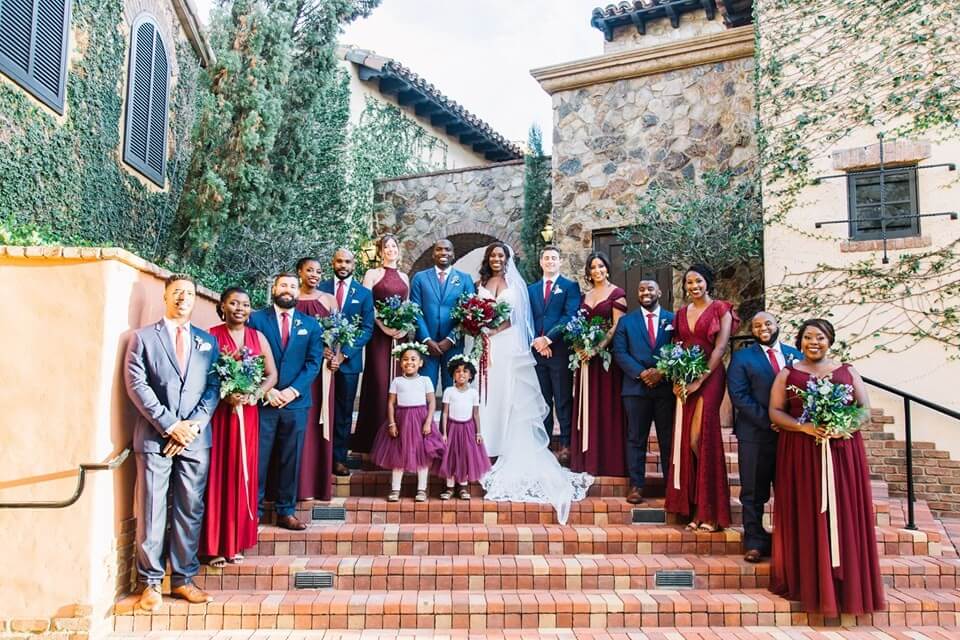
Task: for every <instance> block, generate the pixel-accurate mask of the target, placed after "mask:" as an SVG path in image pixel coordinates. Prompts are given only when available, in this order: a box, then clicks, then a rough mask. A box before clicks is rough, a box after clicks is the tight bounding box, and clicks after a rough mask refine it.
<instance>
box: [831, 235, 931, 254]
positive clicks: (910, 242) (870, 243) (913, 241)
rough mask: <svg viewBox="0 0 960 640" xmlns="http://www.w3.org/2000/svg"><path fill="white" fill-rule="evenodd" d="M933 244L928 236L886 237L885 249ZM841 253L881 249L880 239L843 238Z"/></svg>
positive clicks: (915, 247) (897, 249)
mask: <svg viewBox="0 0 960 640" xmlns="http://www.w3.org/2000/svg"><path fill="white" fill-rule="evenodd" d="M932 245H933V241H932V240H931V239H930V236H910V237H909V238H887V251H900V250H902V249H922V248H924V247H929V246H932ZM840 251H841V252H842V253H860V252H865V251H883V241H882V240H844V241H843V242H841V243H840Z"/></svg>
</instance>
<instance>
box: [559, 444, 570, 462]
mask: <svg viewBox="0 0 960 640" xmlns="http://www.w3.org/2000/svg"><path fill="white" fill-rule="evenodd" d="M557 462H559V463H560V464H570V447H563V448H561V449H560V451H558V452H557Z"/></svg>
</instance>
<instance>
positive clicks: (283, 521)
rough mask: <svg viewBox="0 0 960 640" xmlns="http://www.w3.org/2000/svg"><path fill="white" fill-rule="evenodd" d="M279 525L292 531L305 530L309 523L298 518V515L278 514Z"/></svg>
mask: <svg viewBox="0 0 960 640" xmlns="http://www.w3.org/2000/svg"><path fill="white" fill-rule="evenodd" d="M277 526H278V527H280V528H281V529H288V530H290V531H303V530H304V529H306V528H307V525H305V524H304V523H302V522H300V521H299V520H297V517H296V516H278V517H277Z"/></svg>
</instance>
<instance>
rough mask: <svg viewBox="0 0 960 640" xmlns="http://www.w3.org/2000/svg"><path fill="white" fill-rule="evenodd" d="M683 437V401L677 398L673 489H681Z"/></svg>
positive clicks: (671, 462)
mask: <svg viewBox="0 0 960 640" xmlns="http://www.w3.org/2000/svg"><path fill="white" fill-rule="evenodd" d="M682 435H683V400H681V399H680V398H679V397H678V398H677V408H676V409H674V411H673V445H672V449H673V451H672V452H671V454H670V466H671V467H673V488H674V489H679V488H680V446H681V445H680V440H681V436H682Z"/></svg>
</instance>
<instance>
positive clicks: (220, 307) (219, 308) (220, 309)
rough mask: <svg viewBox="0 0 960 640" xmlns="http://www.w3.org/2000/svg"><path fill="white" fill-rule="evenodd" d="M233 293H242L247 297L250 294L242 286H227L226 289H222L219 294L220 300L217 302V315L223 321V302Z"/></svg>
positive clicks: (224, 317)
mask: <svg viewBox="0 0 960 640" xmlns="http://www.w3.org/2000/svg"><path fill="white" fill-rule="evenodd" d="M235 293H242V294H243V295H245V296H247V297H248V298H249V297H250V294H249V293H247V290H246V289H244V288H243V287H227V288H226V289H224V290H223V292H222V293H221V294H220V302H218V303H217V315H218V316H219V317H220V319H221V320H223V321H226V320H227V316H226V315H225V314H224V313H223V304H224V303H225V302H226V301H227V299H228V298H229V297H230V296H232V295H233V294H235Z"/></svg>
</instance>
